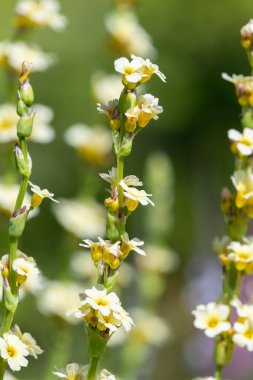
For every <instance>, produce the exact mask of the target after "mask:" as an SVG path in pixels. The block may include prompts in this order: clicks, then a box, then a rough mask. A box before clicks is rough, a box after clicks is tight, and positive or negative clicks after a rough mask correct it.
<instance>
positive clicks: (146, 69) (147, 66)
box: [131, 54, 166, 83]
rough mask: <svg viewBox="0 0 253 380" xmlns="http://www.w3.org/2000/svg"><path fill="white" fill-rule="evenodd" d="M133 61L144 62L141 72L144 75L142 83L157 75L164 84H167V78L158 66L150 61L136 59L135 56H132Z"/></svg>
mask: <svg viewBox="0 0 253 380" xmlns="http://www.w3.org/2000/svg"><path fill="white" fill-rule="evenodd" d="M131 58H132V59H139V60H140V61H141V62H142V66H141V69H140V72H141V74H142V83H145V82H147V81H148V80H149V79H150V78H151V77H152V75H153V74H155V75H157V76H158V77H159V78H160V79H161V80H162V81H163V82H166V76H165V75H164V74H163V73H162V72H161V71H160V70H159V67H158V65H155V64H154V63H152V62H151V61H150V59H143V58H141V57H136V56H135V55H134V54H132V55H131Z"/></svg>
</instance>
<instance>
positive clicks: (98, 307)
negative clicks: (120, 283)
mask: <svg viewBox="0 0 253 380" xmlns="http://www.w3.org/2000/svg"><path fill="white" fill-rule="evenodd" d="M80 300H81V306H80V308H79V309H78V310H70V313H72V314H74V315H75V316H76V318H79V319H83V320H84V322H85V323H86V324H87V326H89V327H91V328H92V329H93V330H94V331H96V332H97V333H99V334H100V335H101V336H103V337H109V336H111V335H112V334H113V333H114V332H116V331H117V330H118V328H120V327H121V326H122V327H124V329H125V330H126V331H130V330H131V327H132V325H133V321H132V319H131V318H130V316H129V314H128V313H127V312H126V311H125V310H124V309H123V307H122V306H121V303H120V300H119V298H118V297H117V295H116V294H115V293H113V292H110V293H109V292H107V290H106V289H105V288H104V287H103V286H96V287H95V286H94V287H93V288H92V289H86V290H85V291H84V292H83V293H81V294H80Z"/></svg>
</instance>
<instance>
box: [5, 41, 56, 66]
mask: <svg viewBox="0 0 253 380" xmlns="http://www.w3.org/2000/svg"><path fill="white" fill-rule="evenodd" d="M23 62H32V68H33V72H34V71H45V70H47V69H48V68H49V67H50V66H51V65H52V64H53V63H54V62H55V59H54V57H53V56H52V55H51V54H47V53H44V52H43V51H42V50H40V49H39V48H38V47H31V46H29V45H27V44H26V43H24V42H21V41H18V42H9V41H2V42H0V65H2V66H4V67H6V66H7V67H9V68H11V69H13V70H15V71H17V72H20V69H21V65H22V63H23Z"/></svg>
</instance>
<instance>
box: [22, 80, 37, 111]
mask: <svg viewBox="0 0 253 380" xmlns="http://www.w3.org/2000/svg"><path fill="white" fill-rule="evenodd" d="M20 96H21V99H22V100H23V102H24V103H25V104H26V105H27V106H28V107H30V106H31V105H32V104H33V102H34V93H33V88H32V86H31V85H30V83H29V81H28V80H27V81H25V82H24V83H22V85H21V88H20Z"/></svg>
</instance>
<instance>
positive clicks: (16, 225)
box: [8, 207, 28, 238]
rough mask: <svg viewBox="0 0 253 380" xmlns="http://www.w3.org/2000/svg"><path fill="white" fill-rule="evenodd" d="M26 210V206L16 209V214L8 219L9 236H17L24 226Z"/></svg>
mask: <svg viewBox="0 0 253 380" xmlns="http://www.w3.org/2000/svg"><path fill="white" fill-rule="evenodd" d="M27 216H28V212H27V211H26V207H24V208H23V209H21V210H18V215H15V216H13V217H12V218H10V220H9V227H8V233H9V236H10V237H14V238H19V237H20V236H21V235H22V233H23V231H24V228H25V223H26V219H27Z"/></svg>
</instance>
